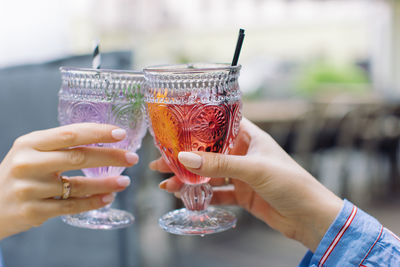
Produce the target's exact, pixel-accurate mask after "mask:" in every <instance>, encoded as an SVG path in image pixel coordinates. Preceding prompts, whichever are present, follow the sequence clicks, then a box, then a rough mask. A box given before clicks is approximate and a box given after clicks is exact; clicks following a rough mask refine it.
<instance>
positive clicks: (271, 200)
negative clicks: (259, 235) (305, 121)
mask: <svg viewBox="0 0 400 267" xmlns="http://www.w3.org/2000/svg"><path fill="white" fill-rule="evenodd" d="M230 154H231V155H223V154H217V153H206V152H180V153H179V155H178V158H179V160H180V162H181V163H182V164H183V165H184V166H185V167H186V168H187V169H188V170H189V171H191V172H193V173H196V174H199V175H202V176H206V177H213V179H211V180H210V184H211V185H213V186H220V185H224V183H225V182H224V181H225V179H224V178H220V177H229V178H231V183H232V184H233V188H231V189H230V190H229V189H228V190H227V189H226V188H224V189H221V190H218V187H217V188H215V189H214V195H213V199H212V204H222V205H240V206H242V207H243V208H245V209H246V210H248V211H249V212H250V213H252V214H253V215H254V216H256V217H257V218H259V219H261V220H263V221H264V222H266V223H267V224H268V225H270V226H271V227H272V228H274V229H276V230H278V231H280V232H281V233H283V234H284V235H286V236H287V237H289V238H292V239H295V240H298V241H300V242H302V243H303V244H304V245H305V246H306V247H308V248H309V249H311V250H313V251H314V250H315V249H316V248H317V246H318V244H319V242H320V240H321V239H322V237H323V236H324V234H325V232H326V231H327V229H328V228H329V226H330V224H331V223H332V222H333V221H334V219H335V217H336V216H337V214H338V213H339V211H340V209H341V207H342V205H343V201H342V200H341V199H340V198H338V197H337V196H336V195H334V194H333V193H332V192H331V191H329V190H328V189H326V188H325V187H324V186H323V185H322V184H320V183H319V182H318V181H317V180H316V179H315V178H314V177H312V176H311V175H310V174H309V173H308V172H307V171H305V170H304V169H303V168H302V167H301V166H300V165H298V164H297V163H296V162H295V161H294V160H293V159H292V158H291V157H290V156H289V155H288V154H287V153H286V152H285V151H284V150H283V149H282V148H281V147H280V146H279V145H278V144H277V143H276V142H275V141H274V140H273V139H272V138H271V137H270V136H269V135H268V134H267V133H265V132H264V131H262V130H261V129H260V128H258V127H257V126H255V125H254V124H253V123H251V122H250V121H248V120H246V119H243V120H242V123H241V126H240V131H239V135H238V137H237V139H236V144H235V146H234V148H233V149H232V151H231V153H230ZM150 168H151V169H154V170H159V171H161V172H170V170H169V168H168V166H167V165H166V163H165V162H164V161H163V160H162V159H158V160H156V161H153V162H152V163H150ZM181 186H182V183H181V182H180V181H179V180H178V179H177V177H175V176H174V177H172V178H170V179H167V180H165V181H163V182H162V183H161V184H160V188H162V189H165V190H167V191H169V192H177V191H179V189H180V187H181Z"/></svg>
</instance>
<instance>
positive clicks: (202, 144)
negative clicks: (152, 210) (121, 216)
mask: <svg viewBox="0 0 400 267" xmlns="http://www.w3.org/2000/svg"><path fill="white" fill-rule="evenodd" d="M239 71H240V66H235V67H231V66H229V65H226V64H186V65H169V66H160V67H151V68H146V69H145V70H144V73H145V79H146V90H145V102H146V103H147V111H148V117H149V121H150V126H151V127H150V132H151V134H152V135H153V137H154V142H155V145H156V146H157V147H158V149H159V150H160V152H161V154H162V156H163V158H164V160H165V161H166V163H167V164H168V166H169V167H170V168H171V170H172V171H173V172H174V173H175V174H176V176H177V177H178V178H179V179H180V180H181V181H182V182H183V183H185V185H184V186H183V187H182V189H181V198H182V201H183V202H184V204H185V207H186V209H181V210H176V211H172V212H169V213H167V214H165V215H164V216H162V217H161V218H160V221H159V223H160V226H161V227H162V228H163V229H164V230H166V231H168V232H170V233H174V234H182V235H204V234H212V233H217V232H221V231H224V230H227V229H229V228H231V227H234V226H235V224H236V218H235V216H234V214H232V213H231V212H228V211H225V210H222V209H218V208H213V207H208V205H209V203H210V201H211V198H212V187H211V186H210V185H209V184H207V182H208V181H209V179H210V178H208V177H203V176H199V175H196V174H193V173H191V172H189V171H188V170H187V169H186V168H185V167H184V166H183V165H182V164H181V163H180V162H179V160H178V153H179V152H180V151H204V152H214V153H228V152H229V149H230V148H231V147H232V146H233V143H234V140H235V138H236V136H237V134H238V131H239V124H240V120H241V118H242V114H241V108H242V104H241V93H240V90H239V84H238V77H239Z"/></svg>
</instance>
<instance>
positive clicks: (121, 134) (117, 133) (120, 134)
mask: <svg viewBox="0 0 400 267" xmlns="http://www.w3.org/2000/svg"><path fill="white" fill-rule="evenodd" d="M111 135H112V137H114V139H117V140H122V139H124V138H125V137H126V131H125V130H124V129H114V130H112V131H111Z"/></svg>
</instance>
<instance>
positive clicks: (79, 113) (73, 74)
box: [58, 68, 147, 229]
mask: <svg viewBox="0 0 400 267" xmlns="http://www.w3.org/2000/svg"><path fill="white" fill-rule="evenodd" d="M60 71H61V79H62V85H61V89H60V91H59V105H58V119H59V122H60V124H61V125H65V124H72V123H81V122H95V123H105V124H113V125H116V126H119V127H120V128H122V129H125V130H126V132H127V136H126V138H125V139H124V140H122V141H120V142H116V143H98V144H92V145H89V146H96V147H112V148H120V149H125V150H129V151H132V152H134V151H136V150H137V149H138V148H139V147H140V144H141V141H142V138H143V137H144V135H145V133H146V126H147V122H146V116H145V107H144V101H143V100H144V97H143V92H142V90H143V87H144V76H143V73H138V72H129V71H116V70H105V69H99V70H96V69H78V68H61V69H60ZM124 169H125V167H114V166H104V167H98V168H88V169H83V170H82V171H83V173H84V174H85V175H86V176H87V177H109V176H118V175H120V174H121V173H122V172H123V170H124ZM72 190H73V188H72ZM63 220H64V222H66V223H68V224H71V225H74V226H77V227H84V228H92V229H115V228H123V227H127V226H129V225H130V224H132V223H133V220H134V218H133V216H132V214H130V213H128V212H125V211H122V210H117V209H111V208H110V207H109V206H106V207H104V208H101V209H98V210H93V211H89V212H84V213H80V214H74V215H68V216H63Z"/></svg>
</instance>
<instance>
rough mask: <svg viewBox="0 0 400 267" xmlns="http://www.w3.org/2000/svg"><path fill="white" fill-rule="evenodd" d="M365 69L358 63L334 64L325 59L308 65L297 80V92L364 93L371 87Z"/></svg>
mask: <svg viewBox="0 0 400 267" xmlns="http://www.w3.org/2000/svg"><path fill="white" fill-rule="evenodd" d="M369 83H370V81H369V79H368V76H367V73H366V71H365V70H363V69H362V68H361V67H359V66H357V65H355V64H354V65H350V64H348V65H334V64H331V63H327V62H324V61H317V62H313V63H311V64H309V65H306V66H304V67H303V68H302V70H301V71H300V72H299V75H298V79H296V81H295V84H294V86H295V92H296V93H297V94H299V95H301V96H314V95H320V94H326V93H340V92H348V93H364V92H367V90H368V88H369V86H368V85H369Z"/></svg>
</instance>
